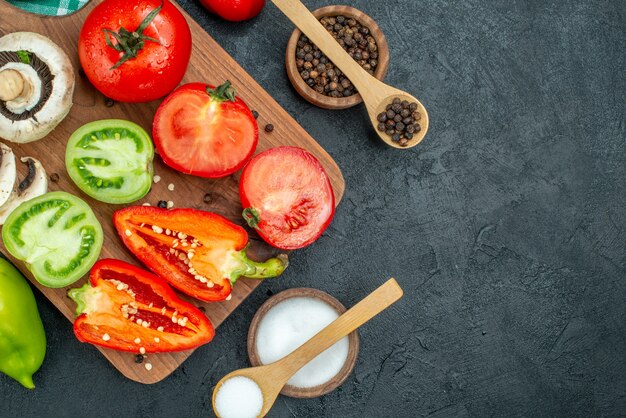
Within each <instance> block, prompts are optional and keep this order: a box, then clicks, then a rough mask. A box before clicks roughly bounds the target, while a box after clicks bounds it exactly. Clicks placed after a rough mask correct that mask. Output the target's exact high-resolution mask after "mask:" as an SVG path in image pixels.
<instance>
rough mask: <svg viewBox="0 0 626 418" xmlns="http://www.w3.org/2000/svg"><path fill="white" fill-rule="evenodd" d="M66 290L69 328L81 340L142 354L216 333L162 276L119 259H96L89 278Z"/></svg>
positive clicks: (173, 348)
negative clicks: (71, 309)
mask: <svg viewBox="0 0 626 418" xmlns="http://www.w3.org/2000/svg"><path fill="white" fill-rule="evenodd" d="M68 295H69V297H70V298H71V299H73V300H74V301H75V302H76V303H77V305H78V306H77V308H76V315H78V318H76V321H74V334H76V338H78V339H79V340H80V341H82V342H87V343H91V344H96V345H99V346H102V347H108V348H112V349H114V350H122V351H134V352H139V353H141V354H144V353H160V352H166V351H180V350H187V349H190V348H195V347H198V346H200V345H202V344H206V343H208V342H209V341H211V340H212V339H213V336H214V335H215V331H214V329H213V325H211V322H210V321H209V320H208V318H207V317H206V316H205V315H204V314H203V313H202V312H201V311H200V310H199V309H198V308H196V307H195V306H193V305H192V304H190V303H188V302H185V301H183V300H181V299H180V298H179V297H178V296H176V294H175V293H174V291H173V290H172V289H171V288H170V287H169V286H168V285H167V282H166V281H165V280H163V279H161V278H160V277H158V276H155V275H154V274H152V273H150V272H147V271H145V270H142V269H140V268H139V267H135V266H133V265H131V264H128V263H125V262H123V261H120V260H112V259H104V260H100V261H98V262H97V263H96V264H95V265H94V266H93V268H92V269H91V274H90V276H89V282H88V283H87V284H85V285H84V286H83V287H81V288H78V289H72V290H70V291H69V293H68Z"/></svg>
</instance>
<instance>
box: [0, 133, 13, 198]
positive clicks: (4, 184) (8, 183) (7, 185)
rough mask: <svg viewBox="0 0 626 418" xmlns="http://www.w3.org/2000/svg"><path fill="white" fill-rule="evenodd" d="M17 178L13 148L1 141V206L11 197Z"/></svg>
mask: <svg viewBox="0 0 626 418" xmlns="http://www.w3.org/2000/svg"><path fill="white" fill-rule="evenodd" d="M16 180H17V167H16V166H15V155H14V154H13V150H12V149H11V148H9V147H7V146H6V145H4V144H1V143H0V207H1V206H2V205H4V204H5V203H6V201H7V200H9V198H10V197H11V193H13V188H14V187H15V181H16Z"/></svg>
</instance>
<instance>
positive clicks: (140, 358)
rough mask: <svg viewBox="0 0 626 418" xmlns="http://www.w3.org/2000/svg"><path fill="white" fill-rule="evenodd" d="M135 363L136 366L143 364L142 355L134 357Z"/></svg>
mask: <svg viewBox="0 0 626 418" xmlns="http://www.w3.org/2000/svg"><path fill="white" fill-rule="evenodd" d="M135 363H137V364H141V363H143V354H137V355H136V356H135Z"/></svg>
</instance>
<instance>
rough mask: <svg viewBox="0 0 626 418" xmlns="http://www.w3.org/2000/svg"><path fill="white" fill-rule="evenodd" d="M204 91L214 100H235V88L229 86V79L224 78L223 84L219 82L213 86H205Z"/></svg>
mask: <svg viewBox="0 0 626 418" xmlns="http://www.w3.org/2000/svg"><path fill="white" fill-rule="evenodd" d="M206 92H207V94H208V95H209V96H211V98H212V99H213V100H215V101H216V102H225V101H226V100H230V101H231V102H234V101H235V94H236V91H235V89H234V88H233V87H232V86H231V84H230V81H229V80H226V81H225V82H224V84H221V85H219V86H217V87H215V88H211V87H207V88H206Z"/></svg>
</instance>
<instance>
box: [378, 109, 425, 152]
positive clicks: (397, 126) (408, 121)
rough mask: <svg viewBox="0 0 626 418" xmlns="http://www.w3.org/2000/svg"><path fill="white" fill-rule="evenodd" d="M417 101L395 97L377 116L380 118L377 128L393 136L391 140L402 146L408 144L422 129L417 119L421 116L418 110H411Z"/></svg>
mask: <svg viewBox="0 0 626 418" xmlns="http://www.w3.org/2000/svg"><path fill="white" fill-rule="evenodd" d="M415 106H417V104H416V103H409V101H407V100H400V99H399V98H395V99H393V101H392V102H391V103H388V104H387V105H386V107H385V109H386V110H385V111H384V112H381V113H379V114H378V115H377V116H376V119H377V120H378V122H379V123H378V124H377V129H378V130H379V131H380V132H383V129H384V132H385V134H386V135H388V136H390V137H391V140H392V141H394V142H398V143H399V144H400V145H401V146H403V147H404V146H408V143H409V141H410V140H411V139H413V137H414V136H415V133H416V132H419V131H420V130H421V127H420V125H419V123H417V120H419V119H420V118H421V114H420V113H419V112H418V111H411V108H412V107H415Z"/></svg>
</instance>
